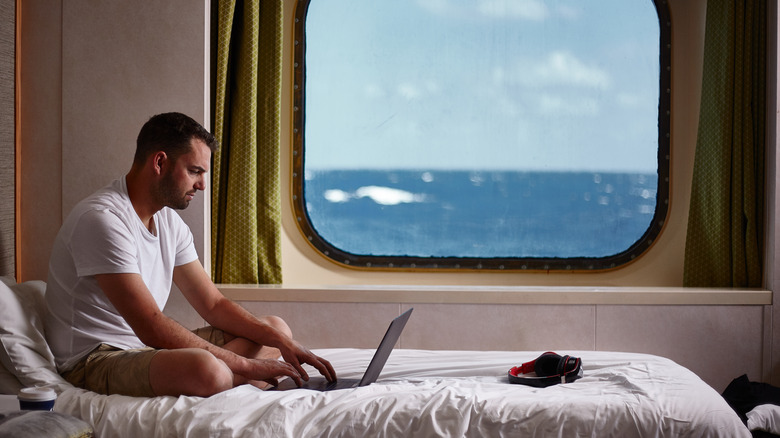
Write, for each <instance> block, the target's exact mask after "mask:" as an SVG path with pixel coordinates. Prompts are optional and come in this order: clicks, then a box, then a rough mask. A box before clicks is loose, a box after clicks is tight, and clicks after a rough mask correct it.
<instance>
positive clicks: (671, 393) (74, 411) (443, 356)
mask: <svg viewBox="0 0 780 438" xmlns="http://www.w3.org/2000/svg"><path fill="white" fill-rule="evenodd" d="M315 353H316V354H317V355H319V356H322V357H324V358H326V359H328V360H330V361H331V363H332V364H333V366H334V367H335V369H336V371H337V372H338V374H339V377H344V378H359V377H360V376H361V375H362V373H363V371H364V370H365V367H366V366H367V364H368V362H369V361H370V359H371V356H372V354H373V350H365V349H320V350H316V351H315ZM541 353H542V352H538V351H535V352H534V351H524V352H520V351H489V352H486V351H431V350H405V349H396V350H395V351H394V352H393V353H392V355H391V356H390V359H389V360H388V363H387V365H386V366H385V368H384V371H383V372H382V374H381V375H380V377H379V380H378V381H377V383H374V384H372V385H369V386H365V387H360V388H355V389H347V390H340V391H331V392H316V391H309V390H293V391H262V390H259V389H257V388H255V387H253V386H249V385H245V386H240V387H236V388H233V389H231V390H229V391H226V392H223V393H220V394H217V395H214V396H212V397H209V398H201V397H155V398H133V397H126V396H118V395H112V396H105V395H99V394H95V393H92V392H88V391H85V390H82V389H77V388H68V389H65V390H64V391H63V392H62V393H61V394H60V396H59V398H58V399H57V402H56V404H55V408H54V410H55V411H57V412H62V413H65V414H69V415H73V416H75V417H79V418H82V419H84V420H85V421H87V422H89V423H91V424H92V425H93V426H94V428H95V431H96V433H97V435H98V436H144V437H207V436H209V437H245V436H278V437H303V436H324V437H354V436H377V437H410V436H425V437H430V436H444V437H447V436H458V437H460V436H470V437H471V436H473V437H484V436H491V437H499V436H529V437H533V436H538V437H587V436H593V437H635V436H637V437H638V436H641V437H672V436H673V437H685V436H695V437H726V436H727V437H750V432H749V431H748V430H747V428H746V427H745V426H744V425H743V423H742V422H741V421H740V419H739V417H738V416H737V415H736V413H735V412H734V411H733V410H732V409H731V408H730V407H729V406H728V404H727V403H726V402H725V400H723V398H722V397H721V396H720V395H719V394H718V393H717V392H716V391H715V390H714V389H712V388H711V387H710V386H708V385H707V384H706V383H704V382H703V381H702V380H701V379H700V378H699V377H698V376H696V375H695V374H694V373H693V372H691V371H689V370H688V369H686V368H684V367H682V366H680V365H678V364H676V363H675V362H673V361H671V360H669V359H666V358H663V357H658V356H653V355H647V354H637V353H619V352H595V351H579V352H578V351H565V352H564V351H560V352H558V353H561V354H570V355H573V356H579V357H581V358H582V363H583V370H584V376H583V377H582V378H581V379H579V380H576V381H574V382H572V383H566V384H559V385H554V386H550V387H547V388H534V387H530V386H525V385H516V384H510V383H509V381H508V378H507V371H508V370H509V369H510V368H511V367H513V366H516V365H519V364H521V363H523V362H528V361H531V360H533V359H535V358H536V357H537V356H539V354H541ZM309 372H310V373H312V375H314V373H316V372H315V371H314V370H310V371H309Z"/></svg>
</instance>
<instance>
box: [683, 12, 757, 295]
mask: <svg viewBox="0 0 780 438" xmlns="http://www.w3.org/2000/svg"><path fill="white" fill-rule="evenodd" d="M766 9H767V6H766V2H765V1H763V0H748V1H731V0H711V1H709V2H707V24H706V37H705V46H704V74H703V82H702V97H701V112H700V116H699V130H698V140H697V144H696V157H695V161H694V170H693V188H692V193H691V204H690V216H689V220H688V233H687V240H686V246H685V269H684V280H683V284H684V285H685V286H691V287H761V285H762V259H763V246H764V242H763V239H764V187H765V183H764V180H765V170H764V157H765V153H764V151H765V147H766V146H765V145H766V135H765V132H766V90H767V87H766V40H767V37H766V29H767V25H766V17H767V15H766V13H767V11H766Z"/></svg>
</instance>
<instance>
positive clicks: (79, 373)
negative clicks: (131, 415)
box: [62, 327, 225, 397]
mask: <svg viewBox="0 0 780 438" xmlns="http://www.w3.org/2000/svg"><path fill="white" fill-rule="evenodd" d="M193 333H195V334H196V335H198V336H200V337H201V338H203V339H205V340H207V341H209V342H211V343H212V344H214V345H217V346H220V347H221V346H223V345H224V344H225V337H224V333H223V332H222V330H219V329H215V328H213V327H202V328H199V329H197V330H193ZM158 351H160V350H157V349H154V348H149V347H147V348H136V349H131V350H122V349H120V348H116V347H112V346H110V345H107V344H100V346H98V347H97V348H96V349H94V350H92V352H90V353H89V354H87V356H86V357H85V358H84V359H82V360H81V361H80V362H79V363H77V364H76V366H75V367H73V369H71V370H70V371H66V372H65V373H63V375H62V376H63V377H64V378H65V380H67V381H68V382H70V383H71V384H73V385H74V386H77V387H79V388H84V389H88V390H90V391H93V392H97V393H100V394H107V395H110V394H122V395H129V396H132V397H154V396H155V393H154V391H152V385H151V383H150V382H149V364H150V363H151V362H152V358H153V357H154V355H155V354H157V352H158Z"/></svg>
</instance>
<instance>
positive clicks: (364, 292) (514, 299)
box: [218, 284, 772, 306]
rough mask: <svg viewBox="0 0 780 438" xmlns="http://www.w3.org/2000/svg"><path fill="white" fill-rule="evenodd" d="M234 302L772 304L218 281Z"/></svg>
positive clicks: (715, 297) (572, 292) (592, 290)
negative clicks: (249, 283)
mask: <svg viewBox="0 0 780 438" xmlns="http://www.w3.org/2000/svg"><path fill="white" fill-rule="evenodd" d="M218 287H219V289H220V290H221V291H222V293H224V294H225V296H227V297H228V298H230V299H232V300H236V301H266V302H330V303H409V304H414V303H442V304H569V305H596V304H601V305H721V306H723V305H730V306H736V305H750V306H760V305H770V304H772V291H771V290H766V289H712V288H684V287H569V286H404V285H338V286H310V285H305V286H295V285H245V284H220V285H218Z"/></svg>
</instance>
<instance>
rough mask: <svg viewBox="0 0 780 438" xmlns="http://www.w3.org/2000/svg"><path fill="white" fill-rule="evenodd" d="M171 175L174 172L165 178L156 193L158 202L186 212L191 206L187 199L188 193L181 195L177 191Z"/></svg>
mask: <svg viewBox="0 0 780 438" xmlns="http://www.w3.org/2000/svg"><path fill="white" fill-rule="evenodd" d="M171 175H172V172H169V173H168V174H166V175H165V176H163V179H162V181H160V185H159V186H157V190H156V191H155V193H156V195H157V200H158V201H160V202H161V203H162V204H163V205H165V206H166V207H170V208H173V209H176V210H184V209H185V208H187V207H188V206H189V205H190V200H189V199H187V194H186V193H181V192H179V191H178V190H177V187H176V183H175V182H174V181H173V178H172V177H171Z"/></svg>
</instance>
